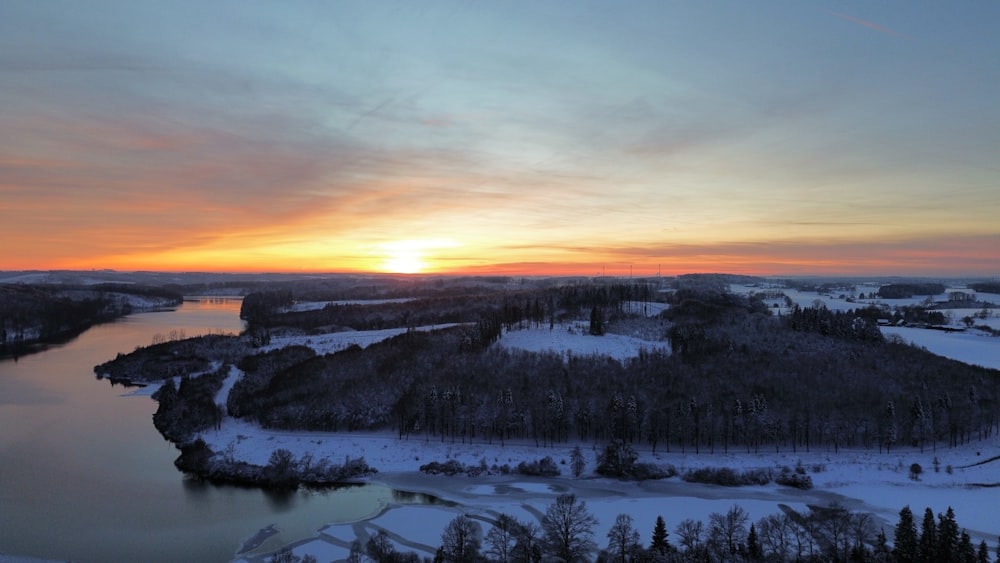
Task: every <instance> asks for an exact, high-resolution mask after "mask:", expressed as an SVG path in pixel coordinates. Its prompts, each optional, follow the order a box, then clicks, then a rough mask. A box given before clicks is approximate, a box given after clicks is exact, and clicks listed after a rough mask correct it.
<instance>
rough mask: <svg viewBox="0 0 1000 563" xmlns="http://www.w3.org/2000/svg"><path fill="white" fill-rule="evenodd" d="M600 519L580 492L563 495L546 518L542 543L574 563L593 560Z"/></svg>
mask: <svg viewBox="0 0 1000 563" xmlns="http://www.w3.org/2000/svg"><path fill="white" fill-rule="evenodd" d="M596 525H597V519H596V518H594V516H593V514H591V513H590V512H589V511H588V510H587V503H586V502H584V501H582V500H578V499H577V498H576V495H573V494H564V495H559V496H558V497H557V498H556V501H555V502H554V503H553V504H552V505H550V506H549V508H548V510H546V511H545V517H544V518H543V519H542V532H543V534H544V535H543V537H542V545H543V546H544V550H545V552H546V553H548V554H550V555H551V556H554V557H556V558H557V559H556V560H557V561H566V562H570V563H575V562H584V561H589V560H590V554H591V553H592V552H593V551H594V549H596V547H597V545H596V544H595V543H594V531H593V530H594V526H596Z"/></svg>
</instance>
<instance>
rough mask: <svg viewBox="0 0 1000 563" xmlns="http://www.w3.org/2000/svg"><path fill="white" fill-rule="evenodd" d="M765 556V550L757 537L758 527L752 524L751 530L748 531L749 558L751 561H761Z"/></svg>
mask: <svg viewBox="0 0 1000 563" xmlns="http://www.w3.org/2000/svg"><path fill="white" fill-rule="evenodd" d="M763 557H764V550H763V549H761V547H760V541H759V540H758V539H757V528H756V527H755V526H754V525H753V524H750V532H749V533H747V558H748V559H749V560H750V561H760V560H761V559H762V558H763Z"/></svg>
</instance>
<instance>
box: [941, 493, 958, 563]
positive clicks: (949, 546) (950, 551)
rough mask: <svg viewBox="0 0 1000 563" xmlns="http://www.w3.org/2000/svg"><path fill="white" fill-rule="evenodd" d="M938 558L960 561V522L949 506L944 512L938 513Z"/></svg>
mask: <svg viewBox="0 0 1000 563" xmlns="http://www.w3.org/2000/svg"><path fill="white" fill-rule="evenodd" d="M937 554H938V556H937V560H938V561H958V560H959V553H958V523H957V522H955V511H954V510H952V508H951V507H950V506H949V507H948V510H947V511H946V512H945V513H944V514H938V528H937Z"/></svg>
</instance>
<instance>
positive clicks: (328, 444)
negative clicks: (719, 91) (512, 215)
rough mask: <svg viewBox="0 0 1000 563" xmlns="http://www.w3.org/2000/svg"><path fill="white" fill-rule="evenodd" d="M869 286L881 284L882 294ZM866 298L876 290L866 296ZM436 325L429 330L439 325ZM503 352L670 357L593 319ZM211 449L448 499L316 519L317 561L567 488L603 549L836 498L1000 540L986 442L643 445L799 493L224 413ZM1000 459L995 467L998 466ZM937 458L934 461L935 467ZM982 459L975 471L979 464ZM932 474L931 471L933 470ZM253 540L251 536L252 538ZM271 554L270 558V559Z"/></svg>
mask: <svg viewBox="0 0 1000 563" xmlns="http://www.w3.org/2000/svg"><path fill="white" fill-rule="evenodd" d="M874 289H877V287H876V288H874ZM858 290H859V291H864V292H865V293H868V292H869V291H871V290H869V289H867V288H865V289H861V288H859V289H858ZM816 298H817V296H816V294H804V293H803V294H795V296H794V297H793V299H801V300H803V303H802V305H804V306H810V305H812V300H814V299H816ZM831 303H833V304H835V306H836V307H840V304H843V305H844V308H845V309H847V308H855V307H857V306H858V305H857V304H856V303H847V302H846V301H845V300H842V299H838V298H831V297H827V300H826V302H825V304H826V305H827V307H830V308H834V307H831ZM434 328H444V327H443V326H437V327H421V328H420V329H419V330H433V329H434ZM883 330H885V331H886V334H899V335H900V336H901V337H902V338H904V339H905V340H912V341H915V342H916V343H917V344H918V345H921V346H925V347H927V348H928V349H929V350H931V351H932V352H935V353H939V354H941V355H945V356H949V357H953V358H956V359H959V360H961V361H966V362H969V363H977V364H980V365H986V366H988V367H1000V353H998V352H1000V339H996V338H990V337H986V336H979V337H977V338H972V337H973V336H974V335H972V334H968V333H966V334H959V333H945V332H941V331H929V330H920V329H903V328H895V327H893V328H891V329H883ZM402 332H405V329H390V330H381V331H357V332H342V333H333V334H326V335H318V336H296V337H278V338H274V340H273V341H272V343H271V344H270V348H278V347H282V346H287V345H291V344H303V345H306V346H310V347H312V348H313V349H314V350H316V352H317V353H321V354H323V353H330V352H336V351H338V350H342V349H344V348H346V347H347V346H349V345H351V344H357V345H359V346H368V345H370V344H372V343H374V342H377V341H379V340H382V339H385V338H389V337H391V336H395V335H397V334H400V333H402ZM496 345H498V346H507V347H513V348H521V349H526V350H535V351H543V350H552V351H555V352H557V353H559V354H568V353H572V354H606V355H609V356H611V357H614V358H617V359H619V360H622V359H625V358H628V357H631V356H635V355H637V354H638V353H639V350H640V349H642V348H646V349H653V348H664V349H669V348H668V346H667V344H666V343H665V342H654V341H646V340H642V339H639V338H635V337H626V336H622V335H615V334H608V335H605V336H601V337H597V336H591V335H589V334H588V324H587V323H585V322H577V323H570V324H565V325H559V326H557V327H555V328H554V329H552V330H550V329H549V327H548V326H547V325H545V326H543V327H540V328H526V329H522V330H514V331H509V332H506V333H505V334H504V335H503V337H502V338H501V339H500V341H499V342H498V343H497V344H496ZM238 377H240V373H239V371H238V370H235V369H234V370H233V371H231V372H230V374H229V377H227V378H226V382H225V384H224V386H223V390H222V391H220V394H219V396H218V397H216V401H217V402H220V401H221V402H224V399H225V394H226V393H227V392H228V389H231V387H232V384H233V383H235V381H236V379H238ZM202 437H203V439H205V441H206V442H207V443H208V444H209V446H210V447H211V448H212V449H213V450H215V451H217V452H225V455H227V456H232V457H233V458H234V459H239V460H244V461H248V462H250V463H255V464H260V465H264V464H266V463H267V461H268V458H269V457H270V455H271V453H272V452H273V451H274V450H276V449H278V448H283V449H287V450H289V451H291V452H292V453H293V454H294V455H295V456H296V457H297V458H298V457H301V456H303V455H304V454H306V453H311V454H312V455H313V456H314V459H315V460H317V461H318V460H320V459H322V458H324V457H326V458H328V459H329V460H330V461H331V462H333V463H340V462H341V461H342V460H343V459H344V458H345V457H347V456H349V457H362V456H363V457H364V458H365V460H366V461H367V462H368V464H369V465H371V466H372V467H375V468H377V469H378V470H379V473H378V474H376V475H375V476H373V477H371V478H370V480H371V481H373V482H380V483H384V484H385V485H387V486H389V487H392V488H395V489H398V490H404V491H410V492H420V493H426V494H430V495H433V496H435V497H437V498H438V499H440V500H443V501H446V502H445V503H439V504H431V505H414V504H405V503H399V504H395V503H390V504H389V505H387V506H386V507H385V509H384V510H383V511H381V512H380V513H379V514H375V515H371V516H369V517H366V518H365V519H363V520H361V521H354V522H317V523H316V534H315V536H314V537H313V538H310V539H308V540H304V541H301V542H297V543H295V544H294V545H292V546H290V547H291V550H292V553H293V554H295V555H298V556H303V555H307V554H311V555H313V556H315V557H316V558H317V559H318V560H321V561H327V560H342V559H344V558H346V557H347V555H348V553H349V549H350V545H351V543H352V542H354V541H361V542H362V544H363V543H364V541H366V540H367V538H369V537H370V536H371V535H372V534H374V533H376V532H378V531H379V530H385V531H386V532H388V533H389V534H390V538H391V541H392V542H393V543H394V545H395V546H396V547H397V549H399V550H401V551H416V552H417V553H418V554H420V555H421V556H433V552H434V550H435V549H436V548H437V546H438V545H440V543H441V532H442V531H443V530H444V528H445V526H446V525H447V524H448V522H450V521H451V519H453V518H454V517H456V516H457V515H459V514H463V513H465V514H469V515H470V516H472V517H473V518H474V519H475V520H476V521H477V522H479V523H480V525H481V527H482V529H483V532H484V533H485V532H486V531H487V530H488V528H489V523H490V522H491V521H492V520H493V519H495V518H496V516H497V515H498V514H500V513H507V514H511V515H513V516H515V517H517V518H519V519H521V520H530V521H536V522H537V521H539V520H540V517H541V515H542V514H544V512H545V510H546V508H547V507H548V506H549V505H550V504H551V503H552V502H554V500H555V498H556V497H557V496H558V495H559V494H561V493H564V492H572V493H574V494H576V495H577V496H578V497H579V498H580V499H582V500H584V501H585V502H586V503H587V506H588V508H589V510H590V511H591V512H592V513H593V514H594V515H595V516H596V517H597V519H598V522H599V524H598V525H597V527H596V528H595V530H594V533H595V540H596V541H597V543H598V545H600V546H602V547H603V546H604V545H605V543H606V533H607V531H608V529H609V528H610V526H611V525H612V523H613V522H614V519H615V517H616V516H617V515H618V514H620V513H627V514H629V515H631V516H632V517H633V518H634V519H635V523H636V525H637V526H638V527H639V529H640V531H641V533H642V534H643V538H644V539H646V537H647V536H648V535H649V533H650V532H651V530H652V526H653V522H654V520H655V518H656V516H658V515H662V516H663V517H664V518H665V519H666V521H667V525H668V527H669V529H670V532H671V533H672V534H673V533H674V528H675V527H676V525H677V524H678V523H679V522H680V521H681V520H683V519H686V518H693V519H696V520H702V521H707V519H708V517H709V514H711V513H713V512H725V511H726V510H728V509H729V507H731V506H732V505H733V504H739V505H740V506H741V507H743V508H744V509H745V510H747V512H748V513H749V514H750V516H751V518H752V519H753V520H757V519H759V518H761V517H763V516H766V515H768V514H772V513H777V512H778V511H779V510H780V508H779V505H786V506H789V507H791V508H793V509H795V510H803V511H804V510H806V509H807V505H814V506H815V505H819V506H824V505H828V504H830V503H832V502H839V503H841V504H843V505H844V506H846V507H847V508H849V509H851V510H864V511H868V512H872V513H874V514H875V516H876V518H877V527H879V528H882V529H884V530H886V533H887V535H888V536H889V537H891V535H892V527H893V526H894V525H895V522H896V519H897V517H898V512H899V510H900V508H902V506H904V505H906V504H909V505H910V506H911V508H913V510H914V512H916V513H917V514H918V515H919V514H921V513H922V511H923V509H924V508H925V507H930V508H931V509H932V510H933V511H934V512H935V513H939V512H944V511H945V510H946V509H947V508H948V507H949V506H951V507H953V508H954V509H955V513H956V515H957V518H958V521H959V524H960V525H961V526H962V527H963V528H965V529H967V530H968V531H969V533H970V535H972V536H973V540H974V542H976V543H978V542H979V541H980V540H982V539H985V540H987V541H988V542H990V544H991V545H993V542H995V539H996V534H997V529H996V528H997V525H998V524H997V520H996V516H995V507H996V506H998V505H1000V487H995V486H987V487H983V486H981V485H995V484H997V482H998V481H1000V478H998V475H1000V439H997V438H994V439H993V440H992V441H990V442H988V443H975V444H972V445H968V446H962V447H959V448H955V449H941V450H938V451H937V452H934V451H931V450H930V449H928V450H927V451H925V452H920V451H919V450H915V449H899V450H893V451H892V452H891V453H879V452H878V451H867V450H866V451H845V450H841V451H840V452H839V453H836V454H834V453H833V452H831V451H827V450H822V451H812V452H802V451H798V452H791V451H781V452H774V451H767V452H763V451H762V452H759V453H757V452H755V453H752V454H748V453H747V452H746V451H731V452H729V453H722V452H715V453H704V452H703V453H702V454H701V455H694V454H692V453H678V452H676V451H674V452H669V453H668V452H665V451H663V449H662V446H661V448H660V449H659V450H658V451H657V452H656V453H654V452H653V451H652V450H651V449H650V448H649V447H648V446H645V445H642V444H638V445H637V450H638V453H639V455H640V461H645V462H652V463H657V464H660V465H666V464H670V465H673V466H674V467H675V468H676V469H677V470H678V471H680V472H681V473H683V472H685V471H686V470H688V469H696V468H700V467H730V468H733V469H737V470H744V469H757V468H770V469H773V470H774V471H776V472H780V470H781V468H783V467H795V466H796V465H799V464H801V465H802V466H804V467H805V468H807V470H808V471H809V474H810V476H811V478H812V480H813V483H814V485H815V487H814V489H813V490H811V491H799V490H796V489H790V488H787V487H782V486H779V485H775V484H772V485H767V486H755V487H740V488H725V487H718V486H711V485H701V484H691V483H686V482H683V481H682V480H680V479H679V478H677V477H674V478H671V479H666V480H662V481H647V482H642V483H633V482H622V481H617V480H612V479H606V478H598V477H595V476H594V474H593V470H594V467H595V465H596V451H597V446H596V445H595V444H591V443H582V444H580V445H581V447H583V448H584V450H585V452H586V456H585V457H586V459H587V468H586V472H585V475H584V478H581V479H575V478H573V477H571V476H570V471H569V469H568V463H569V457H570V452H571V450H572V448H573V447H574V446H575V445H577V444H575V443H565V444H557V445H556V446H554V447H538V446H536V444H535V443H534V442H514V443H511V442H508V443H506V444H504V445H502V446H501V445H500V443H499V442H496V441H494V442H493V443H486V442H483V441H481V440H477V441H475V442H473V443H466V444H463V443H461V442H458V443H452V442H451V441H450V440H446V441H444V442H442V441H441V440H440V438H437V439H427V437H424V436H418V435H414V436H411V437H409V438H408V439H402V440H401V439H399V438H398V437H397V436H396V435H395V434H394V433H392V432H379V433H354V434H345V433H336V434H334V433H319V432H276V431H269V430H264V429H262V428H260V427H258V426H256V425H254V424H251V423H247V422H245V421H239V420H234V419H230V418H226V419H224V420H223V422H222V424H221V427H220V428H219V429H218V430H210V431H207V432H205V433H203V435H202ZM545 456H551V457H552V458H553V459H554V460H555V461H556V463H557V464H559V467H560V468H561V469H562V471H563V476H561V477H557V478H552V479H541V478H530V477H524V476H518V475H506V476H504V475H487V476H480V477H477V478H471V477H466V476H462V475H460V476H455V477H444V476H428V475H424V474H421V473H419V472H418V468H419V466H420V465H423V464H425V463H428V462H431V461H447V460H449V459H453V460H457V461H459V462H461V463H463V464H465V465H478V464H480V462H481V461H485V463H486V464H487V465H488V466H492V465H494V464H497V465H503V464H509V465H511V466H514V465H517V463H519V462H521V461H532V460H537V459H539V458H542V457H545ZM994 457H997V458H998V459H996V460H992V461H987V460H991V459H992V458H994ZM935 459H937V461H938V463H936V464H935V463H934V460H935ZM981 462H985V463H982V464H981V465H976V464H977V463H981ZM913 463H919V464H920V465H921V466H922V467H923V468H924V472H923V475H922V476H921V479H920V480H919V481H914V480H912V479H910V475H909V468H910V465H911V464H913ZM935 468H936V469H935ZM248 533H252V531H250V530H248ZM276 548H277V546H275V545H272V544H268V543H264V545H263V546H262V547H261V548H260V549H258V550H255V551H251V552H250V553H248V554H245V555H244V556H242V558H241V559H240V560H241V561H263V560H265V559H266V558H267V556H268V553H270V552H273V551H274V550H275V549H276ZM265 552H267V553H265Z"/></svg>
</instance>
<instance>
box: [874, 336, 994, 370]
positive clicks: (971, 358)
mask: <svg viewBox="0 0 1000 563" xmlns="http://www.w3.org/2000/svg"><path fill="white" fill-rule="evenodd" d="M880 330H881V331H882V334H883V335H885V336H886V337H889V336H890V335H893V336H898V337H899V338H901V339H902V340H903V341H904V342H906V343H909V344H913V345H915V346H920V347H923V348H926V349H927V350H928V351H929V352H931V353H934V354H937V355H939V356H944V357H946V358H951V359H953V360H958V361H960V362H965V363H967V364H972V365H977V366H983V367H988V368H993V369H1000V338H998V337H996V336H986V335H984V334H976V333H969V332H944V331H942V330H930V329H924V328H912V327H903V326H883V327H880Z"/></svg>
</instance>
